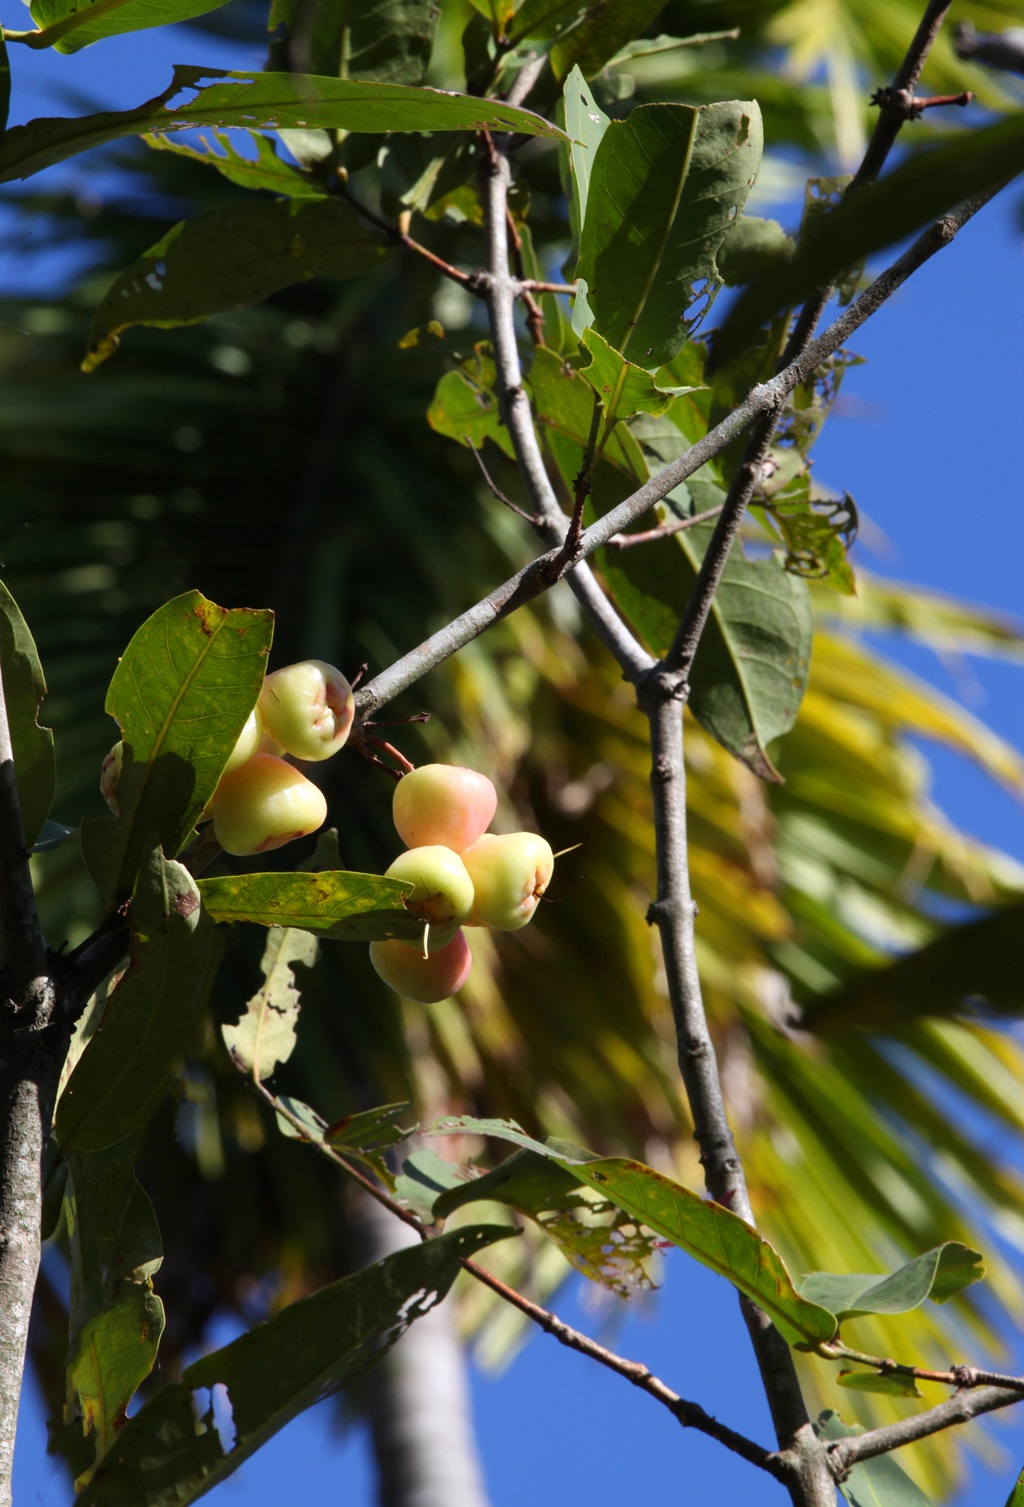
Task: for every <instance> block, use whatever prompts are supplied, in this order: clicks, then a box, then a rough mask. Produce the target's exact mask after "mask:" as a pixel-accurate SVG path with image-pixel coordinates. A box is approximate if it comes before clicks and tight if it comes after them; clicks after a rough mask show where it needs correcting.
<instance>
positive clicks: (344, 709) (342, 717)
mask: <svg viewBox="0 0 1024 1507" xmlns="http://www.w3.org/2000/svg"><path fill="white" fill-rule="evenodd" d="M259 708H260V712H261V713H262V715H263V724H264V729H265V732H266V735H267V737H268V738H271V739H272V740H273V742H275V743H277V744H279V745H280V746H281V748H283V749H284V750H285V752H286V753H290V754H292V755H294V757H295V758H296V759H329V758H330V757H331V755H332V754H335V753H337V752H338V749H339V748H340V747H341V746H342V744H343V743H344V742H345V739H346V738H347V737H348V735H349V731H350V729H351V727H352V719H353V717H354V716H355V702H354V700H353V698H352V687H351V686H350V685H349V683H348V681H347V680H346V679H345V677H344V675H343V674H342V673H341V671H340V670H336V669H335V668H334V666H333V665H329V664H325V663H324V661H323V660H322V659H304V660H303V661H302V662H301V664H297V665H286V666H285V667H284V669H283V670H275V671H274V672H273V674H272V675H268V676H267V678H266V680H264V682H263V690H262V691H261V692H260V700H259Z"/></svg>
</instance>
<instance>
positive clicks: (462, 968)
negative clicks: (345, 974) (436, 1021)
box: [370, 931, 473, 1005]
mask: <svg viewBox="0 0 1024 1507" xmlns="http://www.w3.org/2000/svg"><path fill="white" fill-rule="evenodd" d="M370 962H371V963H372V964H373V966H374V968H375V969H376V970H377V972H378V973H379V974H380V976H381V978H382V979H383V980H384V982H385V984H387V985H389V986H390V988H392V989H394V990H396V992H397V993H398V994H402V995H404V996H405V998H406V999H412V1000H415V1001H416V1002H417V1004H420V1005H434V1004H436V1003H437V1002H438V1000H442V999H447V998H448V996H449V995H450V994H455V993H457V992H458V990H459V989H461V988H462V986H463V984H464V983H465V982H466V980H467V978H468V977H469V970H470V967H471V966H472V962H473V955H472V953H471V952H470V950H469V944H468V943H467V941H466V938H465V937H464V936H463V934H462V932H461V931H457V932H456V933H455V936H454V937H453V938H452V940H451V941H450V942H449V943H448V944H447V946H445V947H442V948H440V949H439V950H438V951H437V952H432V953H431V954H430V955H429V957H426V958H425V957H424V956H423V954H422V953H421V952H420V951H419V949H418V948H417V946H416V945H415V944H410V943H408V942H399V941H388V942H371V943H370Z"/></svg>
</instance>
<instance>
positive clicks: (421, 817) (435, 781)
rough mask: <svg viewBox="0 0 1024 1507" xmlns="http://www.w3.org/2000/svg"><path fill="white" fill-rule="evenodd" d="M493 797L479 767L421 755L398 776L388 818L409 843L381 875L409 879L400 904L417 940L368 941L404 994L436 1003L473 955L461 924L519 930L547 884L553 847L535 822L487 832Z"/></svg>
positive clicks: (461, 977) (457, 984)
mask: <svg viewBox="0 0 1024 1507" xmlns="http://www.w3.org/2000/svg"><path fill="white" fill-rule="evenodd" d="M497 806H498V797H497V794H496V792H495V789H494V786H493V785H492V784H491V782H490V780H489V779H488V778H487V776H486V775H483V774H477V772H476V771H475V770H473V769H464V768H461V767H460V766H458V765H454V764H421V765H420V767H419V768H418V769H412V770H410V771H409V773H408V774H406V775H403V777H402V779H401V780H399V782H398V784H397V785H396V786H395V801H394V819H395V827H396V828H397V830H398V835H399V837H400V838H401V839H402V841H403V842H404V843H405V844H406V845H407V847H406V852H404V853H402V854H400V855H399V857H398V858H396V859H395V861H394V863H393V864H392V865H391V867H390V868H389V869H388V870H387V873H386V875H385V877H386V878H388V879H401V880H404V881H408V882H409V883H410V884H411V885H412V890H411V891H410V893H409V894H407V895H406V896H405V908H406V910H408V911H410V912H411V913H412V914H413V915H414V916H415V917H416V918H417V919H418V920H420V921H422V922H423V935H422V938H421V939H420V940H419V941H415V942H405V941H400V940H398V939H390V940H388V941H383V942H371V943H370V961H371V962H372V963H373V966H374V968H375V969H376V970H377V972H378V973H379V974H380V976H381V978H382V979H383V980H384V982H385V983H386V984H389V985H390V986H391V988H392V989H395V990H397V992H398V993H399V994H402V995H404V996H405V997H406V999H412V1000H417V1001H418V1002H419V1003H420V1004H424V1005H429V1004H434V1003H436V1001H438V1000H442V999H447V998H448V996H449V995H450V994H454V993H455V992H456V991H457V990H459V989H461V988H462V986H463V984H464V983H465V982H466V979H467V977H468V975H469V969H470V965H471V963H472V961H473V959H472V955H471V953H470V950H469V945H468V943H467V942H466V938H465V936H464V934H463V932H462V927H463V926H491V927H494V928H495V929H496V930H498V931H518V929H519V927H520V926H525V925H526V923H527V921H529V920H530V918H531V917H532V915H533V913H534V911H535V910H536V909H537V905H538V903H539V902H540V897H541V895H543V893H544V891H545V890H546V889H547V886H548V881H549V880H550V878H551V872H552V869H553V868H554V855H553V854H552V852H551V848H550V846H549V845H548V844H547V843H546V842H545V841H544V839H543V837H538V836H537V834H536V833H535V832H510V833H507V834H505V835H503V836H497V835H495V834H494V833H491V832H488V831H487V828H488V827H489V826H490V824H491V820H492V818H493V816H494V813H495V811H496V810H497Z"/></svg>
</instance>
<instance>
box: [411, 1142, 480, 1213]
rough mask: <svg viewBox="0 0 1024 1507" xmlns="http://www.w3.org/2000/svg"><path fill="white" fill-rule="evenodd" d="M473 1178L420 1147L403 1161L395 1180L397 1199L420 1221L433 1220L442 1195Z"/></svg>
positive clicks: (432, 1152) (452, 1163)
mask: <svg viewBox="0 0 1024 1507" xmlns="http://www.w3.org/2000/svg"><path fill="white" fill-rule="evenodd" d="M469 1176H470V1174H469V1173H468V1172H466V1170H465V1169H464V1168H462V1167H458V1166H456V1165H455V1163H454V1162H446V1161H445V1160H444V1159H443V1157H440V1156H438V1155H437V1153H436V1152H435V1151H431V1150H430V1149H429V1147H426V1146H424V1147H421V1148H420V1150H418V1151H414V1152H412V1153H411V1154H410V1155H409V1156H407V1157H405V1158H404V1159H403V1161H402V1170H401V1172H400V1174H399V1175H398V1177H396V1178H395V1196H396V1198H400V1199H401V1200H402V1202H403V1203H404V1204H406V1205H407V1206H408V1207H409V1208H410V1209H412V1210H413V1212H414V1213H416V1214H418V1215H419V1216H420V1218H421V1219H425V1220H427V1221H428V1222H429V1221H430V1220H432V1219H433V1217H434V1216H433V1213H432V1210H433V1207H434V1204H435V1202H436V1201H437V1198H438V1196H439V1195H440V1194H442V1193H444V1192H446V1191H447V1190H448V1189H449V1188H456V1187H458V1186H459V1185H460V1184H461V1183H463V1182H465V1180H466V1179H467V1177H469Z"/></svg>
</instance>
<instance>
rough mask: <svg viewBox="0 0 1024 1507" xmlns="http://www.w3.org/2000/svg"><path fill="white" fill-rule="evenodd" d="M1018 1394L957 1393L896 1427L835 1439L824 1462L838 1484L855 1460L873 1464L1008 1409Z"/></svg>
mask: <svg viewBox="0 0 1024 1507" xmlns="http://www.w3.org/2000/svg"><path fill="white" fill-rule="evenodd" d="M1020 1401H1021V1396H1020V1393H1019V1392H1007V1391H1006V1390H1005V1389H1004V1388H1002V1387H982V1388H980V1389H979V1390H978V1391H974V1392H969V1391H966V1392H957V1393H956V1395H955V1396H954V1397H950V1398H949V1400H948V1401H947V1402H940V1403H939V1404H938V1405H937V1406H936V1407H934V1408H928V1410H927V1411H926V1412H924V1413H918V1414H917V1415H916V1416H915V1417H913V1418H901V1419H900V1421H899V1423H890V1424H887V1425H886V1426H885V1428H879V1429H871V1431H870V1432H869V1433H866V1434H858V1435H857V1436H856V1438H853V1439H837V1440H835V1441H834V1442H833V1443H831V1444H829V1446H828V1458H829V1464H830V1466H831V1469H832V1472H833V1475H834V1477H835V1479H836V1480H837V1481H841V1480H843V1479H844V1478H845V1476H846V1475H848V1473H849V1471H850V1469H851V1467H852V1466H854V1465H856V1464H857V1462H858V1460H873V1459H874V1458H875V1457H876V1456H877V1455H888V1454H891V1453H892V1451H893V1450H894V1449H901V1448H902V1447H903V1445H904V1444H914V1443H915V1442H916V1441H917V1440H918V1439H927V1438H928V1436H929V1435H930V1434H938V1433H941V1432H942V1430H943V1429H948V1428H954V1427H956V1425H957V1424H960V1423H968V1422H970V1420H971V1419H972V1418H980V1417H981V1416H982V1414H983V1413H991V1412H994V1411H995V1409H996V1408H1008V1407H1010V1406H1011V1404H1012V1403H1015V1402H1020Z"/></svg>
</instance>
